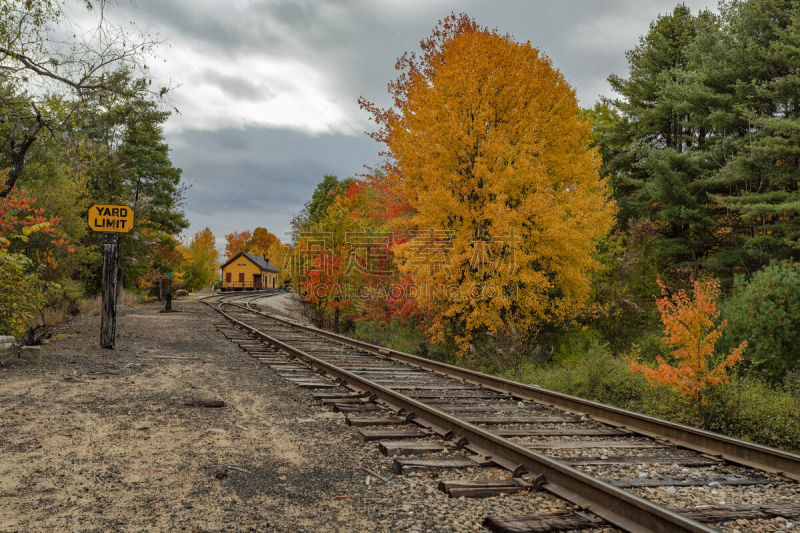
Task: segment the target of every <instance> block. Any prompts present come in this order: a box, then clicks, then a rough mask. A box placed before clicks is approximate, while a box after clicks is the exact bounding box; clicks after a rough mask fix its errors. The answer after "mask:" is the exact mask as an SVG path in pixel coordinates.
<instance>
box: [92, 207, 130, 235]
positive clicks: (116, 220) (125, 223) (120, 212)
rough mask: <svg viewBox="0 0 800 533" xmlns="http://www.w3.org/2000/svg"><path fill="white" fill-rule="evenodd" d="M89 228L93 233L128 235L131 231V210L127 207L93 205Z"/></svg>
mask: <svg viewBox="0 0 800 533" xmlns="http://www.w3.org/2000/svg"><path fill="white" fill-rule="evenodd" d="M89 227H90V228H92V229H93V230H94V231H103V232H108V233H128V232H129V231H130V230H132V229H133V209H131V208H130V207H128V206H127V205H93V206H92V207H90V208H89Z"/></svg>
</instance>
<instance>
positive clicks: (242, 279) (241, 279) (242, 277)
mask: <svg viewBox="0 0 800 533" xmlns="http://www.w3.org/2000/svg"><path fill="white" fill-rule="evenodd" d="M239 282H241V283H244V272H239Z"/></svg>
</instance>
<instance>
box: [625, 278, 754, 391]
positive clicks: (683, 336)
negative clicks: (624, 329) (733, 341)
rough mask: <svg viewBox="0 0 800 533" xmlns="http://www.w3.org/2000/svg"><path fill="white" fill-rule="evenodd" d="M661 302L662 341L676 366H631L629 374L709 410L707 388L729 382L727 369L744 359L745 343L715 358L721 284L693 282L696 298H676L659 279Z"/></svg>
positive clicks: (720, 327) (719, 332)
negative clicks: (674, 392)
mask: <svg viewBox="0 0 800 533" xmlns="http://www.w3.org/2000/svg"><path fill="white" fill-rule="evenodd" d="M658 284H659V286H660V287H661V294H662V298H659V299H658V311H659V313H660V314H661V321H662V322H663V323H664V337H663V340H664V342H665V343H666V344H667V345H668V346H669V347H670V348H672V357H673V358H674V363H675V364H670V363H668V362H667V361H666V360H665V359H664V358H663V357H661V356H658V358H657V360H656V362H657V366H656V367H655V368H652V367H650V366H648V365H644V364H640V363H637V362H635V361H631V360H629V362H630V365H631V370H633V371H634V372H641V373H642V374H644V377H645V378H646V379H647V381H648V382H649V383H650V384H651V385H666V386H668V387H671V388H673V389H675V390H677V391H678V393H679V394H680V395H681V396H683V397H685V398H688V399H690V400H692V401H693V402H695V404H696V405H705V404H706V397H705V392H706V390H707V389H708V387H713V386H716V385H720V384H722V383H727V382H728V374H727V370H728V368H730V367H732V366H733V365H735V364H736V363H738V362H739V361H740V360H741V359H742V352H743V351H744V349H745V348H746V347H747V341H742V342H741V344H739V346H738V347H737V348H735V349H734V350H732V351H731V353H729V354H727V355H722V356H715V355H714V347H715V346H716V344H717V341H719V339H720V337H721V336H722V331H723V330H724V329H725V326H726V325H727V321H726V320H723V321H721V322H720V321H719V310H718V309H717V297H718V296H719V281H718V280H716V279H713V278H711V279H708V280H706V281H697V280H694V279H692V287H693V292H694V298H691V297H689V295H688V294H687V293H686V291H684V290H680V291H678V292H676V293H674V294H672V296H669V295H668V294H667V290H666V288H665V287H664V284H663V283H662V282H661V280H659V281H658Z"/></svg>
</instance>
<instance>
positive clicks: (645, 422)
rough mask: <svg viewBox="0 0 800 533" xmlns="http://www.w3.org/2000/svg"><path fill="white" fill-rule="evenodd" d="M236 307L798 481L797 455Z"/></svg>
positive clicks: (506, 392)
mask: <svg viewBox="0 0 800 533" xmlns="http://www.w3.org/2000/svg"><path fill="white" fill-rule="evenodd" d="M230 305H236V306H239V307H241V308H243V309H246V310H247V311H250V312H253V313H258V314H261V315H263V316H266V317H268V318H271V319H273V320H276V321H278V322H282V323H284V324H288V325H290V326H293V327H296V328H299V329H302V330H304V331H308V332H310V333H313V334H315V335H320V336H323V337H327V338H329V339H331V340H334V341H337V342H339V343H342V344H345V345H348V346H351V347H353V348H357V349H359V350H364V351H366V352H369V353H372V354H373V355H378V356H382V357H390V358H392V359H395V360H397V361H402V362H404V363H408V364H411V365H414V366H418V367H420V368H423V369H425V370H430V371H432V372H437V373H439V374H443V375H446V376H450V377H455V378H458V379H462V380H464V381H466V382H469V383H472V384H475V385H481V386H483V387H486V388H488V389H492V390H495V391H497V392H502V393H505V394H510V395H512V396H516V397H518V398H520V399H524V400H533V401H536V402H539V403H542V404H545V405H549V406H551V407H557V408H559V409H563V410H565V411H569V412H571V413H575V414H580V415H586V416H590V417H591V418H593V419H594V420H597V421H598V422H602V423H605V424H608V425H611V426H614V427H619V428H624V429H628V430H630V431H633V432H635V433H639V434H641V435H646V436H648V437H653V438H657V439H661V440H664V441H667V442H670V443H672V444H675V445H677V446H683V447H685V448H689V449H692V450H695V451H698V452H700V453H705V454H707V455H711V456H713V457H718V458H721V459H725V460H727V461H730V462H732V463H737V464H741V465H745V466H749V467H752V468H756V469H758V470H763V471H766V472H772V473H775V474H781V475H784V476H786V477H788V478H790V479H794V480H796V481H800V455H797V454H794V453H791V452H787V451H785V450H779V449H776V448H771V447H769V446H763V445H761V444H756V443H753V442H747V441H744V440H740V439H736V438H733V437H728V436H727V435H721V434H719V433H714V432H711V431H706V430H704V429H699V428H695V427H692V426H687V425H684V424H679V423H677V422H671V421H669V420H664V419H662V418H657V417H654V416H649V415H645V414H642V413H637V412H635V411H629V410H627V409H622V408H620V407H614V406H611V405H606V404H603V403H600V402H595V401H592V400H586V399H583V398H578V397H577V396H571V395H569V394H564V393H561V392H556V391H551V390H548V389H544V388H542V387H539V386H537V385H528V384H525V383H518V382H516V381H511V380H509V379H505V378H500V377H497V376H491V375H489V374H484V373H482V372H477V371H475V370H468V369H466V368H460V367H457V366H454V365H449V364H447V363H441V362H438V361H433V360H431V359H425V358H424V357H420V356H417V355H412V354H408V353H405V352H401V351H398V350H392V349H390V348H384V347H382V346H377V345H374V344H370V343H367V342H363V341H358V340H355V339H351V338H349V337H345V336H344V335H339V334H337V333H332V332H330V331H325V330H323V329H319V328H315V327H312V326H306V325H303V324H299V323H297V322H295V321H293V320H288V319H286V318H283V317H279V316H275V315H272V314H269V313H264V312H262V311H258V310H255V309H251V308H249V307H244V306H242V305H240V304H230Z"/></svg>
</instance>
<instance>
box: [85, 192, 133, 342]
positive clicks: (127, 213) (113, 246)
mask: <svg viewBox="0 0 800 533" xmlns="http://www.w3.org/2000/svg"><path fill="white" fill-rule="evenodd" d="M88 222H89V227H90V228H91V229H92V230H93V231H99V232H102V233H103V307H102V313H101V315H100V346H101V347H103V348H109V349H113V348H114V338H115V336H116V332H117V261H118V259H119V234H120V233H128V232H129V231H130V230H132V229H133V209H131V208H130V207H128V206H126V205H93V206H92V207H90V208H89V221H88Z"/></svg>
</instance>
